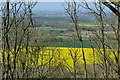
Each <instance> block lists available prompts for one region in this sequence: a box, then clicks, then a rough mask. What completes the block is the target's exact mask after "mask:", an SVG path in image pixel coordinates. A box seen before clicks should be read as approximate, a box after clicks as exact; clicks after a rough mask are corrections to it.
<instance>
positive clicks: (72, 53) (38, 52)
mask: <svg viewBox="0 0 120 80" xmlns="http://www.w3.org/2000/svg"><path fill="white" fill-rule="evenodd" d="M112 51H113V50H110V49H106V56H107V60H108V61H111V62H115V58H114V54H113V53H112ZM1 53H3V52H2V51H1ZM84 53H85V58H86V62H87V64H94V63H95V64H99V63H103V61H104V58H103V51H102V49H96V48H94V49H92V48H84ZM4 54H5V57H6V59H7V54H8V53H6V52H5V53H4ZM9 54H10V60H11V62H13V60H14V59H15V53H14V49H13V50H11V52H10V53H9ZM16 55H17V58H16V61H17V64H18V66H20V64H21V63H25V64H26V66H29V67H34V66H40V65H49V64H50V65H51V66H55V65H58V64H62V65H65V66H67V67H73V66H74V61H76V63H77V64H84V61H83V54H82V49H81V48H68V47H43V48H40V47H28V49H27V50H26V48H22V49H20V51H19V52H18V53H16ZM0 56H1V57H0V58H1V60H2V54H1V55H0Z"/></svg>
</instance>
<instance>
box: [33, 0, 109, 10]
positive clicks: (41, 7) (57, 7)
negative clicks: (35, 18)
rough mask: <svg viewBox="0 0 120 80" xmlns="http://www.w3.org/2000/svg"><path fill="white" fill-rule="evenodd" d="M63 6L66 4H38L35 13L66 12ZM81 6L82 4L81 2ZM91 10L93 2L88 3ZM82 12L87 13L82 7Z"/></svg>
mask: <svg viewBox="0 0 120 80" xmlns="http://www.w3.org/2000/svg"><path fill="white" fill-rule="evenodd" d="M62 4H65V3H64V2H38V3H37V5H36V6H35V7H34V9H33V10H34V11H54V12H59V11H65V9H64V7H63V5H62ZM79 4H80V2H79ZM88 4H89V5H90V7H91V8H94V6H93V4H92V3H91V2H89V3H88ZM79 10H80V11H82V12H86V11H87V10H86V9H83V8H81V7H80V9H79ZM106 10H108V11H109V9H107V8H106Z"/></svg>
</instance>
